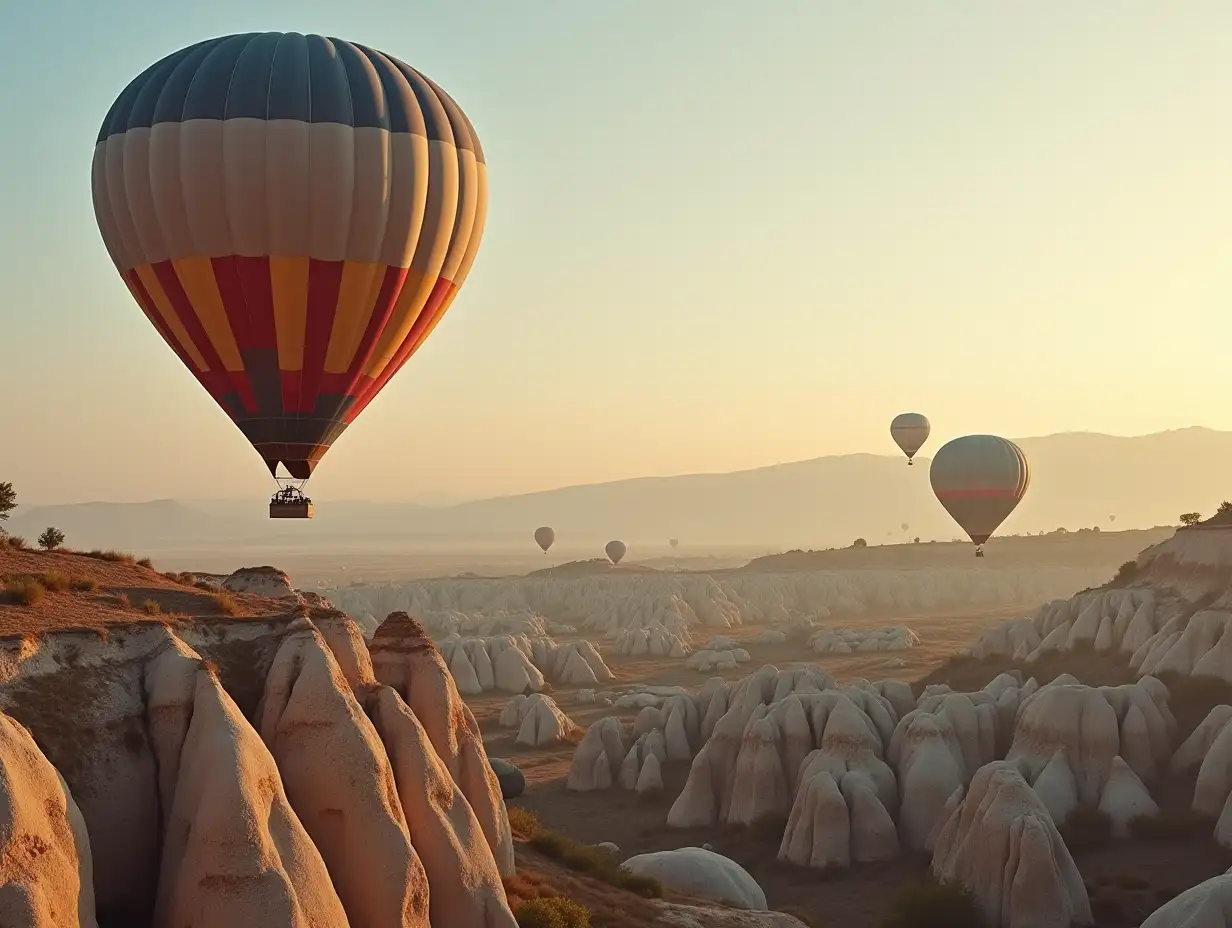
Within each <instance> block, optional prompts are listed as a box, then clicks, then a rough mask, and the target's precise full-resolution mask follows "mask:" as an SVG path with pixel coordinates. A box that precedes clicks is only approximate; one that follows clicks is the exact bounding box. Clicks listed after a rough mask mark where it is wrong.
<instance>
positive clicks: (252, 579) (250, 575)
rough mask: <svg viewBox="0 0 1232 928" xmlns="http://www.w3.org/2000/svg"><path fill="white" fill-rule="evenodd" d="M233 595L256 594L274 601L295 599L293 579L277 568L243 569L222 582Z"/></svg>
mask: <svg viewBox="0 0 1232 928" xmlns="http://www.w3.org/2000/svg"><path fill="white" fill-rule="evenodd" d="M222 586H223V588H224V589H228V590H230V591H231V592H232V593H254V594H256V595H257V596H269V597H270V598H272V599H294V598H295V597H296V595H297V594H296V592H295V589H294V588H293V587H292V586H291V578H290V577H288V576H287V575H286V573H284V572H283V571H281V570H278V568H276V567H241V568H240V569H239V570H237V571H235V573H233V574H231V576H229V577H227V579H225V580H223V581H222Z"/></svg>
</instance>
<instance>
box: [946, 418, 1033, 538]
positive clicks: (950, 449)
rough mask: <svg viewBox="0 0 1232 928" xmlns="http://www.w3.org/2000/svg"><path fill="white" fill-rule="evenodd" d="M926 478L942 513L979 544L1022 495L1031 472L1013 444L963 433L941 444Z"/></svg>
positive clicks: (1003, 440) (994, 437)
mask: <svg viewBox="0 0 1232 928" xmlns="http://www.w3.org/2000/svg"><path fill="white" fill-rule="evenodd" d="M929 478H930V480H931V481H932V486H933V492H934V493H935V494H936V495H937V499H938V500H940V502H941V505H942V506H944V507H945V510H946V512H948V513H949V514H950V515H951V516H953V518H954V521H955V522H957V523H958V524H959V525H960V526H962V529H963V531H965V532H966V533H967V534H968V535H969V536H970V537H971V540H972V541H973V542H975V543H976V544H977V545H982V544H984V542H986V541H987V540H988V538H989V536H991V535H992V533H993V532H995V531H996V530H997V527H998V526H1000V524H1001V523H1002V522H1004V521H1005V519H1006V517H1007V516H1008V515H1009V514H1010V513H1011V512H1013V511H1014V508H1015V507H1016V506H1017V505H1018V503H1019V501H1020V500H1021V499H1022V498H1023V496H1024V495H1025V494H1026V492H1027V487H1028V486H1030V483H1031V471H1030V468H1029V467H1028V465H1027V459H1026V456H1025V455H1024V454H1023V453H1022V449H1021V448H1019V447H1018V446H1017V445H1016V444H1014V443H1013V442H1012V441H1009V440H1008V439H1005V438H1000V437H998V436H996V435H965V436H963V437H962V438H955V439H953V440H952V441H949V442H946V443H945V444H944V445H942V446H941V449H940V450H939V451H938V452H937V453H936V455H935V456H934V457H933V462H932V467H931V468H930V471H929Z"/></svg>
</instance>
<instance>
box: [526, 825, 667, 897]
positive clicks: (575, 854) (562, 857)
mask: <svg viewBox="0 0 1232 928" xmlns="http://www.w3.org/2000/svg"><path fill="white" fill-rule="evenodd" d="M527 843H528V844H529V845H530V847H532V848H534V849H535V850H536V851H538V852H539V853H540V854H542V855H543V856H544V857H548V858H551V859H552V860H555V861H557V862H558V863H560V864H561V865H563V866H565V867H567V868H568V869H570V870H573V871H574V872H576V873H584V874H586V875H587V876H592V877H594V878H595V879H597V880H602V881H603V882H604V883H609V884H611V885H612V886H617V887H619V888H620V889H627V890H628V891H629V892H631V893H635V894H637V895H639V896H644V897H646V898H648V899H657V898H659V897H661V896H662V895H663V885H662V884H661V883H660V882H659V881H658V880H655V879H652V878H651V877H648V876H641V875H639V874H636V873H630V872H629V871H628V870H625V869H623V868H621V866H620V864H618V863H617V862H616V858H614V857H613V856H612V855H611V854H609V853H608V852H607V851H605V850H604V849H603V848H601V847H595V846H594V845H592V844H582V843H581V842H579V841H574V840H573V839H572V838H570V837H568V836H567V835H562V834H560V833H559V832H556V831H547V830H545V829H543V828H540V829H539V830H538V831H537V832H536V833H535V835H534V837H532V838H531V839H530V840H529V841H528V842H527Z"/></svg>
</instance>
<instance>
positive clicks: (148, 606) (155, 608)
mask: <svg viewBox="0 0 1232 928" xmlns="http://www.w3.org/2000/svg"><path fill="white" fill-rule="evenodd" d="M141 608H142V609H144V610H145V614H146V615H160V614H161V613H162V611H163V607H162V606H160V605H159V604H158V603H157V602H155V601H154V600H152V599H147V600H146V601H145V602H143V603H142V604H141Z"/></svg>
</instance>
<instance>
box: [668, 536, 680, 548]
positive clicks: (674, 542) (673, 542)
mask: <svg viewBox="0 0 1232 928" xmlns="http://www.w3.org/2000/svg"><path fill="white" fill-rule="evenodd" d="M667 543H668V544H669V545H671V546H672V547H673V548H678V547H680V539H679V538H669V539H668V541H667Z"/></svg>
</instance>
